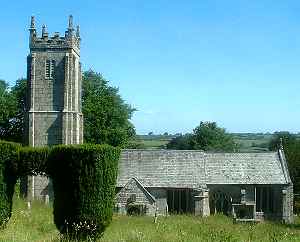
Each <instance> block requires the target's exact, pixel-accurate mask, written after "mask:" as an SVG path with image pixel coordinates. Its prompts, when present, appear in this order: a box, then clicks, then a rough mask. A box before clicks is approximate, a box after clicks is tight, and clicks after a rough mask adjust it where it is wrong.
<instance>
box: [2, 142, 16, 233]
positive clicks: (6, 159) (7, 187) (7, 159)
mask: <svg viewBox="0 0 300 242" xmlns="http://www.w3.org/2000/svg"><path fill="white" fill-rule="evenodd" d="M19 148H20V145H19V144H16V143H11V142H5V141H0V227H4V226H5V225H6V223H7V222H8V220H9V218H10V217H11V209H12V198H13V194H14V189H15V184H16V181H17V170H16V166H17V161H18V151H19Z"/></svg>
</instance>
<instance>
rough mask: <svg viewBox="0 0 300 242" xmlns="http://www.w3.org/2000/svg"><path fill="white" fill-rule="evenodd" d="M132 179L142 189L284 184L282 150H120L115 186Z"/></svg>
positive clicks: (284, 170)
mask: <svg viewBox="0 0 300 242" xmlns="http://www.w3.org/2000/svg"><path fill="white" fill-rule="evenodd" d="M133 177H136V178H137V179H138V180H139V181H140V182H141V183H142V184H143V185H144V187H173V188H196V187H199V186H200V185H202V184H288V183H290V182H291V180H290V177H289V173H288V170H287V165H286V161H285V158H284V153H283V151H278V152H265V153H208V152H203V151H191V150H123V151H122V153H121V158H120V161H119V174H118V180H117V186H118V187H123V186H125V185H126V183H127V182H128V181H129V180H130V179H131V178H133Z"/></svg>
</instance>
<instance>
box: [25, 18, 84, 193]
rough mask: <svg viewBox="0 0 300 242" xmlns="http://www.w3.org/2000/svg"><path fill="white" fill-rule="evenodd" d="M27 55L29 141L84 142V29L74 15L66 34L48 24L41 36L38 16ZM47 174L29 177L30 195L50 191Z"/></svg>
mask: <svg viewBox="0 0 300 242" xmlns="http://www.w3.org/2000/svg"><path fill="white" fill-rule="evenodd" d="M29 33H30V37H29V48H30V54H29V55H28V58H27V76H28V77H27V80H28V82H27V85H28V86H27V90H28V93H27V97H28V98H27V100H28V102H27V113H26V121H27V122H26V123H27V127H26V136H27V145H29V146H33V147H37V146H51V145H57V144H80V143H82V141H83V116H82V113H81V82H82V78H81V64H80V40H81V39H80V33H79V26H77V30H76V31H75V30H74V27H73V17H72V16H70V17H69V26H68V28H67V31H66V32H65V35H64V36H63V37H61V36H60V34H59V33H57V32H56V33H54V35H53V36H49V34H48V32H47V30H46V26H45V25H43V27H42V34H41V37H38V35H37V31H36V27H35V19H34V17H31V24H30V28H29ZM48 190H49V181H48V179H47V178H45V177H41V176H34V177H28V178H27V195H28V197H29V198H38V199H44V198H45V196H46V195H47V194H48V193H49V192H48Z"/></svg>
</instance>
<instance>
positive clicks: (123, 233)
mask: <svg viewBox="0 0 300 242" xmlns="http://www.w3.org/2000/svg"><path fill="white" fill-rule="evenodd" d="M2 241H3V242H13V241H15V242H23V241H34V242H42V241H49V242H50V241H51V242H58V241H65V242H67V241H68V239H64V238H61V237H60V235H59V233H58V232H57V230H56V228H55V225H54V224H53V216H52V208H51V207H50V206H46V205H44V204H41V203H39V202H35V203H33V204H32V209H31V210H30V211H29V210H28V209H27V207H26V203H25V202H24V201H22V200H20V199H15V200H14V207H13V216H12V218H11V220H10V222H9V223H8V226H7V228H6V229H4V230H2V231H0V242H2ZM179 241H180V242H183V241H184V242H195V241H197V242H198V241H200V242H202V241H203V242H206V241H207V242H252V241H254V242H256V241H261V242H276V241H282V242H285V241H294V242H299V241H300V224H299V221H298V223H296V224H295V225H291V226H288V225H282V224H277V223H270V222H265V223H260V224H233V223H232V220H231V219H230V218H228V217H225V216H222V215H216V216H210V217H208V218H199V217H195V216H185V215H178V216H169V217H159V218H158V222H157V223H156V224H155V223H153V218H151V217H126V216H114V217H113V222H112V224H111V225H110V226H109V227H108V228H107V230H106V231H105V233H104V235H103V237H102V238H101V239H99V240H98V242H179Z"/></svg>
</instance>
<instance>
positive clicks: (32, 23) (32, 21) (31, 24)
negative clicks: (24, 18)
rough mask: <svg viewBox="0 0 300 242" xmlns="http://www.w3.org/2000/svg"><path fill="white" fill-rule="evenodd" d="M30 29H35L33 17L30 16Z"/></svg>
mask: <svg viewBox="0 0 300 242" xmlns="http://www.w3.org/2000/svg"><path fill="white" fill-rule="evenodd" d="M30 29H32V30H33V29H35V18H34V16H31V21H30Z"/></svg>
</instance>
